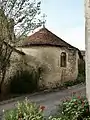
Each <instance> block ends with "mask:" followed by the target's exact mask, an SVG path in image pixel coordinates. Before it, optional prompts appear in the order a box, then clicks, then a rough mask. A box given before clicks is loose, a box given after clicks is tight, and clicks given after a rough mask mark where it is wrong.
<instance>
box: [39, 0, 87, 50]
mask: <svg viewBox="0 0 90 120" xmlns="http://www.w3.org/2000/svg"><path fill="white" fill-rule="evenodd" d="M41 1H42V4H41V12H42V13H45V14H46V15H47V17H46V20H47V22H46V28H47V29H49V30H50V31H52V32H53V33H55V34H56V35H57V36H59V37H61V38H62V39H64V40H65V41H66V42H68V43H70V44H72V45H73V46H75V47H77V48H79V49H82V50H83V49H85V32H84V0H41Z"/></svg>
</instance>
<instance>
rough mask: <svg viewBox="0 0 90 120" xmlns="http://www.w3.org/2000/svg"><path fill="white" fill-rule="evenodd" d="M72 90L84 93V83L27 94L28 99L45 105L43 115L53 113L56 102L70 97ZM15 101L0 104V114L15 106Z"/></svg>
mask: <svg viewBox="0 0 90 120" xmlns="http://www.w3.org/2000/svg"><path fill="white" fill-rule="evenodd" d="M72 92H76V93H77V95H80V94H81V95H85V85H79V86H76V87H73V88H70V89H66V90H61V91H58V92H52V93H47V94H41V95H36V96H28V99H29V100H30V101H34V102H36V103H37V104H40V105H44V106H46V110H45V116H48V115H50V114H54V113H55V112H56V110H57V106H58V104H60V102H61V101H62V100H63V99H65V98H66V97H71V95H72ZM15 104H16V102H11V103H8V104H4V105H0V114H1V113H2V110H3V109H4V110H8V109H11V108H14V107H15Z"/></svg>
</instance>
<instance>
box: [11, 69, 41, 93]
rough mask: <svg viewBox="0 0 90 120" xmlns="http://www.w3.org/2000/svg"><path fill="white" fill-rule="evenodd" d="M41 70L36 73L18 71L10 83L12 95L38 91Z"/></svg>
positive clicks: (34, 71) (33, 71)
mask: <svg viewBox="0 0 90 120" xmlns="http://www.w3.org/2000/svg"><path fill="white" fill-rule="evenodd" d="M40 74H41V71H40V68H38V70H37V71H36V70H35V69H33V70H32V71H27V70H26V71H22V70H21V71H17V72H16V74H15V75H14V76H13V78H12V79H11V82H10V93H14V94H17V93H19V94H23V93H32V92H35V91H37V90H38V83H39V78H40Z"/></svg>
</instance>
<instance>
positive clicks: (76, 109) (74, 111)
mask: <svg viewBox="0 0 90 120" xmlns="http://www.w3.org/2000/svg"><path fill="white" fill-rule="evenodd" d="M62 107H63V115H65V116H70V117H73V118H74V119H75V120H82V118H84V117H87V116H89V114H90V113H89V104H88V101H87V99H86V98H85V97H80V96H78V97H77V96H75V95H74V96H73V98H72V99H71V100H66V101H64V102H63V103H62Z"/></svg>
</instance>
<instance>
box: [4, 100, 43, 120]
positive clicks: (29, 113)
mask: <svg viewBox="0 0 90 120" xmlns="http://www.w3.org/2000/svg"><path fill="white" fill-rule="evenodd" d="M44 108H45V107H44V106H37V105H36V104H35V103H30V101H28V100H27V99H26V100H25V101H23V102H18V105H17V106H16V108H15V109H13V110H9V111H6V112H5V113H4V116H3V117H4V120H19V119H20V118H21V119H22V120H44V117H43V110H44ZM21 119H20V120H21Z"/></svg>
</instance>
